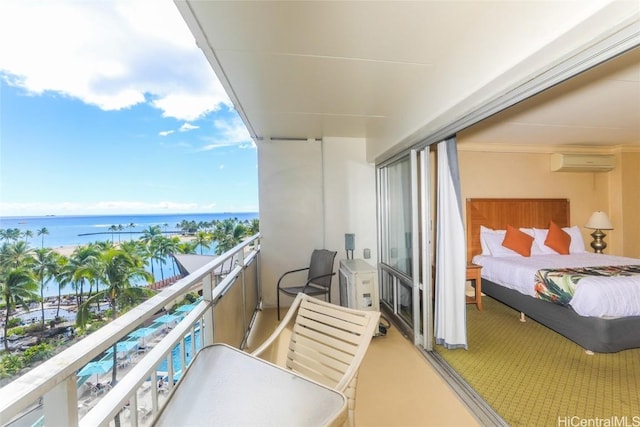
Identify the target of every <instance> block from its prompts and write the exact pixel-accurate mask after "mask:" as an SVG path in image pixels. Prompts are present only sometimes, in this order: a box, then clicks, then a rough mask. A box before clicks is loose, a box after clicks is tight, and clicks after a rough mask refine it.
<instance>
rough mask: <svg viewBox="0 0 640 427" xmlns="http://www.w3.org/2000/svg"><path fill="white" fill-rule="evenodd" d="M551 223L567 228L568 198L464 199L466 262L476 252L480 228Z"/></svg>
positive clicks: (539, 225)
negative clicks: (465, 213) (465, 210)
mask: <svg viewBox="0 0 640 427" xmlns="http://www.w3.org/2000/svg"><path fill="white" fill-rule="evenodd" d="M551 220H553V222H555V223H556V224H558V225H559V226H560V227H568V226H569V225H570V224H569V222H570V220H569V199H467V260H468V261H469V262H471V259H472V258H473V257H474V256H475V255H478V254H480V253H482V248H481V247H480V226H481V225H484V226H485V227H489V228H493V229H494V230H504V229H506V228H507V224H509V225H511V226H513V227H526V228H532V227H535V228H549V221H551Z"/></svg>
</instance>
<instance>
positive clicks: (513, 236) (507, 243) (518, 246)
mask: <svg viewBox="0 0 640 427" xmlns="http://www.w3.org/2000/svg"><path fill="white" fill-rule="evenodd" d="M532 244H533V237H532V236H529V235H528V234H527V233H524V232H522V231H520V230H518V229H517V228H515V227H512V226H510V225H507V232H506V233H505V235H504V240H503V241H502V246H504V247H505V248H509V249H511V250H512V251H515V252H517V253H519V254H520V255H522V256H531V245H532Z"/></svg>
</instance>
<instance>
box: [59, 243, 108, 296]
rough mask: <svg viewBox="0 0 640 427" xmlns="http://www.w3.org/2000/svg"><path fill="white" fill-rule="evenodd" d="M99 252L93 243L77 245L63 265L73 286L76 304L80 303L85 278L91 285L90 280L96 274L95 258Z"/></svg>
mask: <svg viewBox="0 0 640 427" xmlns="http://www.w3.org/2000/svg"><path fill="white" fill-rule="evenodd" d="M99 254H100V250H99V249H98V248H97V247H96V245H94V244H89V245H83V246H78V247H77V248H76V249H75V250H74V251H73V253H72V254H71V256H70V257H69V263H68V264H67V265H66V266H65V272H66V274H67V277H68V279H69V282H70V283H71V284H72V285H73V286H74V287H75V290H76V301H77V304H78V305H80V304H82V298H83V295H84V282H85V279H87V280H89V281H90V285H91V284H92V282H91V281H92V280H93V279H94V278H95V276H96V275H95V269H96V266H95V260H96V259H97V258H98V256H99ZM78 284H79V285H80V286H79V288H78ZM89 293H91V290H90V291H89Z"/></svg>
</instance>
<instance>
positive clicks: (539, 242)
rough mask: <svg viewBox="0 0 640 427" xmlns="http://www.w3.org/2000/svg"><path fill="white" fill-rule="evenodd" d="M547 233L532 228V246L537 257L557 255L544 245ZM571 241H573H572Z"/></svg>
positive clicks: (546, 230)
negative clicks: (537, 254)
mask: <svg viewBox="0 0 640 427" xmlns="http://www.w3.org/2000/svg"><path fill="white" fill-rule="evenodd" d="M548 233H549V230H548V229H546V228H545V229H541V228H534V229H533V237H534V240H533V246H535V247H536V252H538V253H539V255H558V252H556V251H554V250H553V249H551V248H550V247H549V246H547V245H545V244H544V241H545V240H547V234H548ZM572 240H573V239H572Z"/></svg>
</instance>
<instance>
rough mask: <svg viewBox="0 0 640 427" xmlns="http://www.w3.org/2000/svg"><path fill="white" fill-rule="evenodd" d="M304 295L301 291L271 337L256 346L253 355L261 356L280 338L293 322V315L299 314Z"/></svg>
mask: <svg viewBox="0 0 640 427" xmlns="http://www.w3.org/2000/svg"><path fill="white" fill-rule="evenodd" d="M303 297H304V294H303V293H299V294H298V295H297V296H296V298H295V299H294V300H293V303H292V304H291V307H289V310H288V311H287V314H286V315H285V316H284V319H282V321H281V322H280V324H279V325H278V327H277V328H276V330H275V331H273V333H272V334H271V335H270V336H269V338H267V339H266V340H265V341H264V342H263V343H262V344H261V345H260V347H258V348H256V349H255V350H254V351H252V352H251V354H252V355H253V356H256V357H260V355H261V354H262V353H264V351H265V350H266V349H267V348H269V347H270V346H271V344H273V342H274V341H275V340H276V339H277V338H278V336H279V335H280V334H281V333H282V331H283V330H284V328H286V327H287V325H289V323H291V320H292V319H293V316H295V315H297V314H298V313H297V312H298V306H299V305H300V302H301V301H302V298H303Z"/></svg>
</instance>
